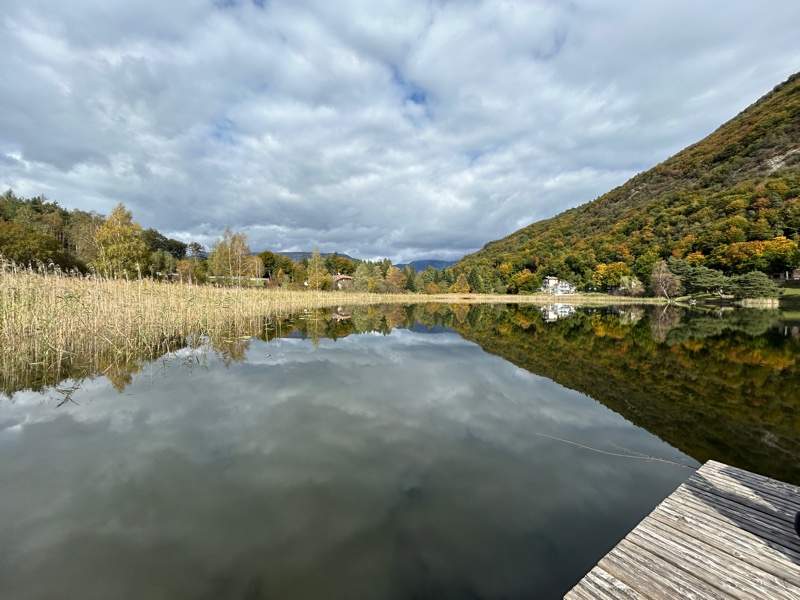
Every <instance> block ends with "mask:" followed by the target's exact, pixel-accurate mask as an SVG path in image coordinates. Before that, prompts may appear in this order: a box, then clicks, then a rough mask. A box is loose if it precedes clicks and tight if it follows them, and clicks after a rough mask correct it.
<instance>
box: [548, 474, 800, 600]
mask: <svg viewBox="0 0 800 600" xmlns="http://www.w3.org/2000/svg"><path fill="white" fill-rule="evenodd" d="M798 511H800V488H798V487H796V486H793V485H789V484H786V483H782V482H780V481H775V480H774V479H769V478H768V477H763V476H761V475H757V474H755V473H749V472H747V471H743V470H741V469H737V468H735V467H729V466H728V465H724V464H722V463H718V462H715V461H709V462H707V463H706V464H705V465H703V467H701V468H700V469H699V470H698V471H697V472H696V473H694V474H693V475H692V476H691V477H690V478H689V479H688V480H687V481H686V482H685V483H684V484H683V485H682V486H680V487H679V488H678V489H677V490H676V491H675V493H673V494H672V495H670V496H669V497H668V498H666V499H665V500H664V501H663V502H662V503H661V504H659V505H658V506H657V507H656V509H655V510H654V511H653V512H652V513H651V514H650V515H649V516H648V517H647V518H645V519H644V520H643V521H642V522H641V523H639V525H638V526H637V527H636V528H635V529H634V530H633V531H631V532H630V533H629V534H628V535H627V536H626V537H625V539H624V540H622V541H621V542H620V543H619V544H618V545H617V546H616V547H615V548H613V549H612V550H611V551H610V552H609V553H608V554H607V555H606V556H605V557H603V558H602V559H601V560H600V562H599V563H598V564H597V566H595V567H594V569H592V570H591V571H590V572H589V573H588V574H587V575H586V576H585V577H584V578H583V579H582V580H581V581H580V582H579V583H578V584H577V585H576V586H575V587H574V588H573V589H572V590H570V591H569V592H568V593H567V595H566V596H564V597H565V598H566V599H567V600H580V599H584V598H603V599H611V600H617V599H636V600H640V599H641V600H650V599H652V600H662V599H664V600H665V599H674V598H694V599H698V600H700V599H712V600H728V599H737V600H750V599H752V598H769V599H773V598H774V599H776V600H796V599H798V598H800V539H798V537H797V535H796V534H795V532H794V528H793V520H794V515H795V514H796V513H797V512H798Z"/></svg>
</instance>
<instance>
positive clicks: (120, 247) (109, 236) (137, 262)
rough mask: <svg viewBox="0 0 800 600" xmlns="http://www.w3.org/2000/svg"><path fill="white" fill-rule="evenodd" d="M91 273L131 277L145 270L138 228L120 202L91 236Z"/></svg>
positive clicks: (144, 248) (144, 246) (144, 247)
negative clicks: (92, 236) (92, 239)
mask: <svg viewBox="0 0 800 600" xmlns="http://www.w3.org/2000/svg"><path fill="white" fill-rule="evenodd" d="M94 241H95V245H96V246H97V256H96V257H95V260H94V263H93V265H94V268H95V270H96V271H97V272H98V273H100V274H101V275H104V276H106V277H133V276H136V275H138V274H141V273H142V272H143V271H145V270H146V268H147V264H148V261H149V258H150V257H149V253H148V252H147V244H146V243H145V241H144V239H143V238H142V226H141V225H139V224H138V223H135V222H134V221H133V215H132V214H131V212H130V211H129V210H127V209H126V208H125V205H124V204H122V203H119V204H117V206H115V207H114V210H113V211H111V214H110V215H109V217H108V218H107V219H106V220H105V221H104V222H103V223H102V224H101V225H100V226H99V227H98V228H97V231H96V233H95V236H94Z"/></svg>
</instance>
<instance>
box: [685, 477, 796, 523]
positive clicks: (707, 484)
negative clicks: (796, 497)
mask: <svg viewBox="0 0 800 600" xmlns="http://www.w3.org/2000/svg"><path fill="white" fill-rule="evenodd" d="M681 488H684V489H686V490H689V491H694V490H701V491H703V492H705V493H706V494H711V495H713V496H719V497H720V498H722V499H724V500H727V501H729V502H733V503H735V504H740V505H741V506H742V507H744V508H745V509H747V511H748V512H749V511H755V512H758V513H763V514H764V515H767V516H769V517H771V518H773V519H776V520H777V521H783V522H786V523H791V521H792V518H794V515H793V514H792V515H790V514H789V512H788V511H787V510H785V509H782V508H779V507H775V506H774V505H772V504H769V503H767V502H764V501H763V500H761V499H753V498H750V497H747V496H744V495H742V494H739V493H736V491H734V490H731V489H726V488H722V487H719V486H718V485H715V484H714V482H712V481H709V480H707V479H700V478H694V477H692V478H690V479H689V480H688V481H686V483H684V484H683V485H682V486H681V487H680V488H678V489H681ZM711 500H712V502H713V498H712V499H711Z"/></svg>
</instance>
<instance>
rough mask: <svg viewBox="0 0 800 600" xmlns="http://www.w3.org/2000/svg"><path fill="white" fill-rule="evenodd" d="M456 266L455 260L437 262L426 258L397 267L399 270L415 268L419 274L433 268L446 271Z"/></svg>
mask: <svg viewBox="0 0 800 600" xmlns="http://www.w3.org/2000/svg"><path fill="white" fill-rule="evenodd" d="M454 264H456V261H454V260H436V259H433V258H426V259H423V260H412V261H411V262H410V263H400V264H397V265H395V267H397V268H398V269H405V268H406V267H407V266H409V265H410V266H412V267H414V270H415V271H416V272H417V273H419V272H420V271H424V270H425V269H427V268H428V267H433V268H434V269H436V270H438V271H441V270H442V269H446V268H447V267H452V266H453V265H454Z"/></svg>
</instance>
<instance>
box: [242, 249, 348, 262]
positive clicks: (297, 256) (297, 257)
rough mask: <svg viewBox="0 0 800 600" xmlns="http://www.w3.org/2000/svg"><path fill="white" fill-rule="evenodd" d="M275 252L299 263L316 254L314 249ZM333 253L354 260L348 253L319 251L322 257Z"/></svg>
mask: <svg viewBox="0 0 800 600" xmlns="http://www.w3.org/2000/svg"><path fill="white" fill-rule="evenodd" d="M252 254H259V253H258V252H253V253H252ZM274 254H280V255H281V256H286V257H287V258H289V259H290V260H292V261H294V262H296V263H299V262H300V261H301V260H303V257H304V256H305V257H307V258H311V255H312V254H314V251H313V250H312V251H311V252H274ZM331 254H338V255H339V256H341V257H342V258H349V259H350V260H353V257H352V256H348V255H347V254H342V253H341V252H320V253H319V255H320V256H321V257H322V258H325V257H326V256H330V255H331Z"/></svg>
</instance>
